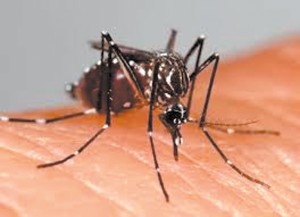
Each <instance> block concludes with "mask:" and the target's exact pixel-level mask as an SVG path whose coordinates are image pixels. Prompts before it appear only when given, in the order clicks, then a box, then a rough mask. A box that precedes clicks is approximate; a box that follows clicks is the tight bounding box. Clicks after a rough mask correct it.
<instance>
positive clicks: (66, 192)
mask: <svg viewBox="0 0 300 217" xmlns="http://www.w3.org/2000/svg"><path fill="white" fill-rule="evenodd" d="M299 57H300V40H299V38H297V39H295V38H294V39H289V40H285V41H284V42H280V43H277V44H276V45H273V46H270V47H269V48H266V49H262V50H260V51H258V52H253V53H252V54H250V55H244V56H243V57H238V58H237V59H235V60H231V61H225V63H223V60H222V59H221V65H220V68H219V71H218V73H217V76H216V82H215V86H214V89H213V95H212V100H211V104H210V105H209V112H208V120H209V121H214V122H216V121H218V122H225V123H229V122H234V123H236V122H245V121H249V120H259V122H258V123H256V124H253V125H251V126H247V127H246V129H270V130H278V131H280V132H281V135H280V136H272V135H237V134H233V135H228V134H225V133H222V132H218V131H214V130H210V132H211V134H212V135H213V137H214V139H215V140H216V142H217V143H218V145H219V146H220V147H221V149H222V150H223V151H224V152H225V153H226V154H227V156H228V157H229V158H230V159H231V161H232V162H234V163H235V164H236V165H237V166H238V167H240V168H241V169H242V170H243V171H245V172H247V173H248V174H250V175H251V176H253V177H255V178H259V179H260V180H262V181H264V182H266V183H268V184H269V185H270V186H271V189H270V190H268V189H266V188H264V187H262V186H260V185H258V184H255V183H252V182H250V181H249V180H247V179H245V178H244V177H242V176H240V175H239V174H237V173H236V172H235V171H233V170H232V169H231V168H230V167H229V166H228V165H226V164H225V163H224V161H223V160H222V159H221V158H220V156H219V155H218V154H217V152H216V151H215V150H214V149H213V147H212V146H211V145H210V143H209V141H208V140H207V139H206V138H205V137H204V135H203V134H202V132H201V130H200V129H198V128H197V127H196V125H195V124H186V125H185V126H183V128H182V135H183V137H184V144H183V145H182V146H181V147H180V149H179V161H178V162H175V161H174V158H173V156H172V143H171V138H170V136H169V135H168V132H167V131H166V130H165V129H164V127H163V126H162V124H161V123H160V122H159V121H158V118H157V114H158V111H156V112H155V124H154V141H155V145H156V150H157V155H158V160H159V163H160V167H161V172H162V175H163V178H164V181H165V185H166V188H167V190H168V192H169V194H170V202H169V203H166V202H165V200H164V197H163V195H162V192H161V189H160V187H159V184H158V181H157V177H156V173H155V170H154V168H153V159H152V155H151V150H150V144H149V141H148V138H147V134H146V129H147V126H146V123H147V115H148V110H147V107H144V108H142V109H132V110H129V111H126V112H124V113H121V114H119V115H118V116H114V117H113V118H112V127H111V128H109V129H108V130H107V131H105V132H104V134H103V135H101V137H100V138H98V139H97V140H96V141H95V142H94V143H93V144H92V146H91V147H89V148H88V149H87V150H86V151H85V152H83V153H82V154H81V155H79V156H77V157H76V158H75V159H73V160H71V161H69V162H67V163H65V164H63V165H60V166H56V167H52V168H46V169H36V165H38V164H41V163H46V162H50V161H54V160H58V159H60V158H63V157H65V156H66V155H68V154H71V153H72V152H73V151H75V150H76V149H77V148H78V147H79V146H80V145H82V144H83V143H84V141H86V140H87V139H88V138H89V137H90V136H92V134H93V133H94V132H96V131H97V130H98V129H99V128H100V127H101V126H102V124H103V121H104V115H90V116H88V117H78V118H74V119H70V120H67V121H63V122H58V123H53V124H49V125H43V126H41V125H35V124H19V123H0V128H1V130H0V147H1V148H0V156H1V157H0V216H5V217H17V216H30V217H41V216H43V217H47V216H60V217H69V216H72V217H77V216H78V217H82V216H88V217H93V216H95V217H96V216H97V217H99V216H299V215H300V209H299V207H300V157H299V156H300V140H299V138H298V136H299V127H300V119H299V117H300V100H299V92H300V85H299V82H300V73H299V72H300V58H299ZM208 76H209V73H208V71H206V72H205V73H204V74H203V75H202V76H200V77H201V78H200V79H198V80H197V81H198V85H197V89H196V94H195V100H194V104H193V112H192V114H193V116H194V117H199V111H200V108H201V107H200V106H201V104H200V99H202V98H203V94H204V91H203V90H205V88H206V86H205V85H207V81H206V80H207V78H208ZM203 78H204V79H203ZM205 78H206V79H205ZM82 109H84V108H82V107H80V106H73V107H72V106H70V107H67V108H57V109H49V110H44V111H34V112H30V113H26V114H15V115H16V116H18V117H30V118H35V117H36V118H38V117H55V116H58V115H63V114H68V113H72V112H78V111H81V110H82ZM243 129H244V128H243Z"/></svg>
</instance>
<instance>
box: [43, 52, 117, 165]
mask: <svg viewBox="0 0 300 217" xmlns="http://www.w3.org/2000/svg"><path fill="white" fill-rule="evenodd" d="M111 53H112V51H111V49H109V53H108V67H109V70H108V74H107V75H106V79H107V82H108V87H107V88H108V89H107V90H103V89H101V87H99V92H101V93H102V92H103V91H105V92H106V97H107V98H106V103H107V110H106V120H105V124H104V125H103V126H102V127H101V129H100V130H98V131H97V132H96V133H95V134H94V135H93V136H92V137H91V138H90V139H89V140H88V141H86V142H85V143H84V144H83V145H82V146H81V147H80V148H79V149H77V150H76V151H75V152H74V153H73V154H70V155H68V156H67V157H65V158H63V159H61V160H57V161H54V162H51V163H46V164H40V165H38V166H37V167H38V168H45V167H51V166H55V165H58V164H62V163H64V162H66V161H68V160H70V159H72V158H74V157H75V156H77V155H78V154H80V153H81V152H83V151H84V150H85V149H86V148H87V147H88V146H89V145H90V144H92V142H93V141H94V140H95V139H96V138H97V137H98V136H99V135H101V134H102V133H103V132H104V131H105V130H106V129H107V128H109V127H110V125H111V121H110V111H111V84H112V75H111V74H112V70H111V69H112V67H111V66H112V56H111ZM101 58H102V57H101ZM98 95H99V94H98Z"/></svg>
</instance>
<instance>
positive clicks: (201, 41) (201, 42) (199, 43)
mask: <svg viewBox="0 0 300 217" xmlns="http://www.w3.org/2000/svg"><path fill="white" fill-rule="evenodd" d="M204 40H205V36H204V35H202V36H200V37H199V38H197V40H196V41H195V43H194V44H193V45H192V47H191V48H190V49H189V51H188V52H187V54H186V55H185V57H184V59H183V61H184V64H185V65H187V63H188V61H189V59H190V57H191V56H192V55H193V54H194V53H195V51H196V50H197V48H198V53H197V57H196V62H195V67H194V71H193V72H192V73H195V72H196V71H197V70H198V68H199V64H200V59H201V54H202V50H203V45H204ZM195 82H196V79H193V80H192V83H191V87H190V90H189V96H188V102H187V116H188V118H189V119H190V110H191V106H192V101H193V93H194V89H195Z"/></svg>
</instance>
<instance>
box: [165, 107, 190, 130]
mask: <svg viewBox="0 0 300 217" xmlns="http://www.w3.org/2000/svg"><path fill="white" fill-rule="evenodd" d="M163 115H164V120H165V122H166V123H167V124H168V125H169V126H172V127H175V128H178V127H180V126H181V124H183V123H186V122H187V118H188V117H187V112H186V107H185V106H183V105H182V104H181V103H175V104H172V105H170V106H168V107H167V108H166V109H165V111H164V114H163Z"/></svg>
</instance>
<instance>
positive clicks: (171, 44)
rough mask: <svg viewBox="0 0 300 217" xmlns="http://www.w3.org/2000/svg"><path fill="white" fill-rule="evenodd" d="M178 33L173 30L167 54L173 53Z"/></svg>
mask: <svg viewBox="0 0 300 217" xmlns="http://www.w3.org/2000/svg"><path fill="white" fill-rule="evenodd" d="M176 35H177V31H176V30H175V29H172V31H171V35H170V38H169V40H168V43H167V47H166V52H173V51H174V47H175V41H176Z"/></svg>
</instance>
